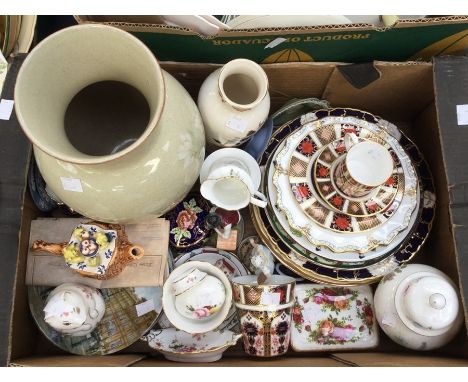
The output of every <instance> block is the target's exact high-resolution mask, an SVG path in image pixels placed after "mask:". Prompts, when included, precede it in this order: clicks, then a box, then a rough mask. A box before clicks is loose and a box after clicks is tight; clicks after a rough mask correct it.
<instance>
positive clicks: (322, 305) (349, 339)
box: [291, 284, 379, 351]
mask: <svg viewBox="0 0 468 382" xmlns="http://www.w3.org/2000/svg"><path fill="white" fill-rule="evenodd" d="M295 293H296V296H295V300H294V305H293V309H292V326H291V346H292V348H293V349H294V350H295V351H324V350H337V349H339V350H349V349H367V348H373V347H375V346H377V344H378V341H379V336H378V326H377V323H376V320H375V316H374V306H373V305H374V302H373V298H372V290H371V288H370V287H369V286H360V287H353V288H351V287H349V288H348V287H334V286H324V285H320V284H302V285H297V286H296V290H295Z"/></svg>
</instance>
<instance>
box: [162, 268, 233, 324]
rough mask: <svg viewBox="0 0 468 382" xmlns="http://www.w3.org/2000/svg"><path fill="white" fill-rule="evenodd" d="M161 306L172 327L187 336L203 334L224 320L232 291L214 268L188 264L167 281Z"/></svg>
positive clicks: (177, 270)
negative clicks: (188, 334)
mask: <svg viewBox="0 0 468 382" xmlns="http://www.w3.org/2000/svg"><path fill="white" fill-rule="evenodd" d="M162 303H163V309H164V313H165V314H166V317H167V319H168V320H169V321H170V323H171V324H172V325H173V326H174V327H176V328H177V329H179V330H183V331H185V332H187V333H206V332H209V331H211V330H214V329H216V328H217V327H218V326H220V325H221V324H222V323H223V321H224V320H225V319H226V318H227V316H228V314H229V311H230V308H231V304H232V289H231V285H230V283H229V279H228V278H227V276H226V275H225V274H224V272H223V271H222V270H221V269H219V268H218V267H216V266H214V265H212V264H210V263H207V262H202V261H189V262H186V263H185V264H182V265H180V266H178V267H177V268H175V269H174V270H173V271H172V272H171V274H170V275H169V277H168V278H167V280H166V282H165V283H164V286H163V297H162Z"/></svg>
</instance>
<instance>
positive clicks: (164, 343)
mask: <svg viewBox="0 0 468 382" xmlns="http://www.w3.org/2000/svg"><path fill="white" fill-rule="evenodd" d="M240 337H242V335H241V334H236V333H234V332H231V331H230V330H224V331H212V332H207V333H203V334H189V333H186V332H184V331H182V330H178V329H175V328H170V329H159V330H151V331H150V332H149V333H148V334H147V335H146V336H145V337H143V338H142V339H143V340H145V341H148V345H149V346H150V347H152V348H153V349H156V350H157V351H159V352H161V353H162V354H163V355H164V357H165V358H166V359H168V360H170V361H175V362H215V361H218V360H219V359H221V357H222V355H223V353H224V351H225V350H226V349H227V348H229V347H230V346H233V345H235V344H236V343H237V341H238V340H239V338H240Z"/></svg>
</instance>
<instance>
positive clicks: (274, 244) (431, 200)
mask: <svg viewBox="0 0 468 382" xmlns="http://www.w3.org/2000/svg"><path fill="white" fill-rule="evenodd" d="M350 113H351V114H352V115H353V116H355V117H359V118H362V119H364V120H367V121H370V122H373V123H377V122H379V124H380V125H381V126H383V127H384V128H386V129H387V131H388V133H389V134H391V135H392V136H394V137H396V138H397V139H398V141H399V143H400V145H401V146H402V148H403V149H404V150H405V152H406V153H407V154H408V156H409V157H410V158H411V162H412V164H413V166H415V169H416V171H417V174H418V179H419V185H420V187H419V190H418V193H417V199H418V207H417V209H416V211H415V212H414V213H413V215H412V217H411V220H410V223H409V226H408V227H407V228H406V229H405V230H403V231H402V232H400V233H399V234H398V235H397V237H396V238H395V241H394V242H392V243H391V244H389V246H387V247H384V246H381V247H378V248H376V249H374V250H373V251H370V252H368V253H366V254H365V255H366V256H370V257H372V256H374V259H373V261H372V262H369V261H367V258H363V257H361V258H360V257H359V256H358V254H356V253H352V252H343V253H339V254H337V253H333V252H331V251H330V250H329V249H328V248H325V247H319V246H313V247H312V246H311V243H309V242H308V241H307V239H305V238H304V237H303V235H302V233H301V232H297V231H294V230H292V229H291V228H290V227H289V226H288V225H287V224H286V225H284V224H279V220H280V219H283V223H284V222H286V223H287V220H286V218H285V217H284V215H282V214H281V212H279V211H277V210H276V209H275V208H271V209H270V208H265V209H259V208H256V207H255V206H250V210H251V215H252V221H253V223H254V226H255V228H256V229H257V232H258V234H259V235H260V237H261V239H262V241H263V242H264V243H265V244H266V245H267V246H268V247H269V248H270V250H272V253H273V254H274V255H275V257H276V258H277V259H278V260H279V261H280V262H281V263H282V264H283V265H284V266H286V267H287V268H289V269H291V270H292V271H293V272H295V273H296V274H297V275H300V276H301V277H304V278H305V279H308V280H312V281H319V282H322V283H328V284H334V285H345V284H346V285H358V284H367V283H371V282H376V281H378V280H379V279H380V278H381V277H382V276H384V275H386V274H388V273H390V272H391V271H392V270H393V269H395V267H397V266H398V265H399V264H403V263H406V262H407V261H409V260H410V259H411V258H412V257H413V256H414V255H415V254H416V253H417V252H418V251H419V249H420V248H421V246H422V245H423V243H424V242H425V240H426V238H427V236H428V234H429V232H430V230H431V227H432V221H433V218H434V215H435V194H434V185H433V180H432V175H431V173H430V170H429V168H428V165H427V163H426V162H425V160H424V158H423V157H422V155H421V153H420V152H419V150H418V149H417V147H416V146H415V145H414V144H413V143H412V142H411V141H410V140H409V139H408V138H406V137H405V136H404V135H402V134H401V132H400V131H398V130H397V129H396V128H395V127H394V126H393V125H391V124H389V123H388V122H386V121H383V120H380V119H378V118H377V117H375V116H373V115H371V114H369V113H366V112H362V111H358V110H350V109H330V110H322V111H319V112H317V114H318V115H319V116H320V117H321V118H323V117H325V116H329V115H334V116H337V115H338V116H339V115H350ZM314 118H315V119H316V118H317V116H316V115H315V113H309V114H307V115H304V116H302V117H300V118H296V119H294V120H292V121H290V122H289V123H287V124H285V125H284V126H282V127H281V128H279V129H278V130H276V131H275V133H274V134H273V136H272V138H271V140H270V142H269V144H268V147H267V149H266V151H265V153H264V154H263V156H262V158H261V160H260V165H261V166H266V169H268V168H270V169H271V170H270V171H274V167H273V165H272V164H271V161H270V162H269V161H268V160H269V159H271V157H272V156H273V154H274V152H275V151H276V150H278V149H279V148H280V147H281V144H282V143H283V144H284V140H285V139H286V138H287V137H288V136H289V135H290V134H291V133H292V132H294V131H297V130H298V129H299V128H301V125H302V124H303V123H304V121H310V120H313V119H314ZM268 178H269V176H268V171H265V173H264V178H263V185H262V187H263V190H264V192H265V194H268V192H266V191H270V190H271V188H272V184H271V185H270V186H269V184H270V183H269V182H271V177H270V179H268ZM269 199H270V204H271V205H272V206H273V205H274V204H275V203H274V201H273V200H271V194H270V196H269ZM299 242H300V243H301V244H299ZM330 255H334V256H337V257H335V258H334V259H333V260H331V259H330V258H329V257H328V256H330ZM339 256H343V257H344V258H345V259H343V260H344V262H346V261H348V260H349V259H351V262H355V263H354V264H355V265H354V266H353V264H351V263H348V264H346V265H347V266H348V267H350V266H351V269H347V268H346V266H344V265H343V262H341V261H340V259H339ZM349 256H354V257H352V258H351V257H349Z"/></svg>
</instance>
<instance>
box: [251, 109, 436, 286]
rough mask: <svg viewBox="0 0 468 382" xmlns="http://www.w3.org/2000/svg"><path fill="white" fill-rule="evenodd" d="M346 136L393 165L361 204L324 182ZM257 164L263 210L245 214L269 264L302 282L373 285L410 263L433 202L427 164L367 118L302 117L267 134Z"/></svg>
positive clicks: (381, 123) (343, 114)
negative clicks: (378, 147) (372, 145)
mask: <svg viewBox="0 0 468 382" xmlns="http://www.w3.org/2000/svg"><path fill="white" fill-rule="evenodd" d="M346 133H354V134H356V136H358V137H359V139H360V140H369V141H375V142H378V143H380V144H382V145H383V146H384V147H386V148H387V149H388V151H389V152H390V154H391V155H392V158H393V161H394V171H393V174H392V176H391V177H390V178H389V179H388V181H387V182H386V183H385V184H384V185H382V186H380V187H379V188H378V189H376V190H375V191H374V192H372V193H371V194H369V195H368V196H365V197H362V198H349V197H346V195H344V194H342V193H340V192H339V190H338V189H336V185H335V184H334V182H333V181H332V180H331V178H330V175H329V174H330V172H332V171H333V166H334V165H336V163H337V161H338V162H339V158H340V157H341V156H342V155H344V154H345V153H346V147H345V145H344V143H343V138H344V135H345V134H346ZM335 160H337V161H335ZM260 164H261V165H262V166H264V173H263V179H262V186H261V187H262V190H261V191H262V192H263V193H264V194H265V195H267V196H268V199H269V205H268V207H267V208H265V209H259V208H258V207H256V206H253V205H252V206H251V212H252V218H253V222H254V224H255V226H256V228H257V231H258V233H259V235H260V236H261V238H262V240H263V241H264V242H265V244H266V245H267V246H268V247H269V248H270V249H271V250H272V252H273V254H274V255H275V256H276V258H277V259H278V260H279V261H280V262H281V263H283V264H284V265H285V266H287V267H288V268H290V269H291V270H292V271H294V272H295V273H297V274H298V275H300V276H302V277H304V278H306V279H308V280H312V281H319V282H323V283H328V284H365V283H370V282H375V281H377V280H379V278H380V277H382V276H384V275H385V274H387V273H389V272H391V271H392V270H393V269H395V267H397V266H398V265H399V264H402V263H405V262H407V261H408V260H410V259H411V258H412V257H413V256H414V255H415V254H416V252H417V251H418V250H419V248H420V247H421V245H422V244H423V243H424V241H425V239H426V237H427V235H428V234H429V231H430V229H431V225H432V220H433V217H434V210H435V194H434V185H433V181H432V176H431V173H430V171H429V169H428V166H427V163H426V162H425V161H424V159H423V157H422V156H421V154H420V152H419V150H418V149H417V147H416V146H415V145H414V144H413V143H412V142H411V141H410V140H409V139H408V138H406V137H405V136H404V135H403V134H402V133H401V132H400V131H399V130H398V129H397V128H396V126H394V125H392V124H390V123H389V122H387V121H385V120H382V119H380V118H378V117H376V116H374V115H372V114H370V113H367V112H363V111H359V110H353V109H342V108H339V109H327V110H319V111H316V112H312V113H308V114H305V115H302V116H301V117H298V118H296V119H294V120H292V121H290V122H288V123H287V124H285V125H283V126H282V127H281V128H279V129H277V130H276V131H275V132H274V134H273V136H272V137H271V139H270V141H269V143H268V147H267V149H266V150H265V153H264V154H263V155H262V157H261V159H260Z"/></svg>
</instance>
